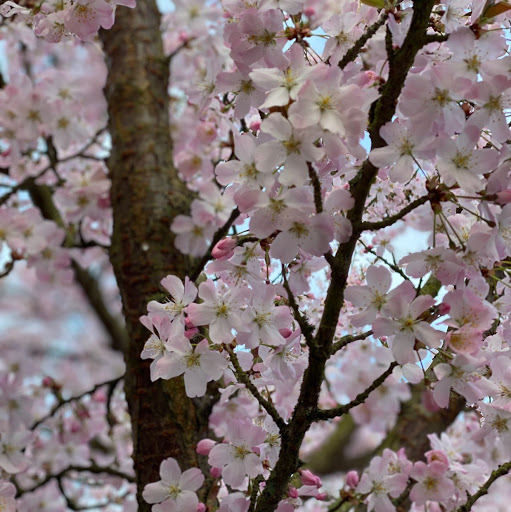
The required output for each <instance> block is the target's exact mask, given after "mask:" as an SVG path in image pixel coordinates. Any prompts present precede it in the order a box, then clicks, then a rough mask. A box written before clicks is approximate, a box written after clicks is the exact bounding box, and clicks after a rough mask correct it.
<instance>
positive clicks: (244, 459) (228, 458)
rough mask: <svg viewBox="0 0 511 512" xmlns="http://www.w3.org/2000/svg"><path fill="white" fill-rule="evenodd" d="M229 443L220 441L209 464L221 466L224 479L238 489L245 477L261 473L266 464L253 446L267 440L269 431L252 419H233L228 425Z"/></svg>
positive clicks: (212, 453)
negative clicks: (255, 423)
mask: <svg viewBox="0 0 511 512" xmlns="http://www.w3.org/2000/svg"><path fill="white" fill-rule="evenodd" d="M227 439H228V440H229V441H228V443H220V444H217V445H216V446H215V447H214V448H213V449H212V450H211V451H210V452H209V458H208V463H209V464H210V465H211V466H213V467H215V468H222V478H223V480H224V482H225V483H226V484H227V485H230V486H232V487H234V488H235V489H237V488H239V487H241V485H242V484H243V481H244V480H245V477H247V476H248V477H250V478H255V477H256V476H257V475H260V474H262V472H263V466H262V463H261V459H260V457H259V455H257V454H256V452H255V451H254V448H255V447H257V446H258V445H260V444H262V443H264V442H265V440H266V432H265V431H264V430H263V429H262V428H261V427H258V426H256V425H254V424H253V423H252V422H251V421H250V420H233V421H231V422H229V423H228V425H227Z"/></svg>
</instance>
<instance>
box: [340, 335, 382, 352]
mask: <svg viewBox="0 0 511 512" xmlns="http://www.w3.org/2000/svg"><path fill="white" fill-rule="evenodd" d="M372 334H373V331H366V332H363V333H361V334H347V335H346V336H343V337H342V338H341V339H340V340H339V341H338V342H337V343H334V344H333V345H332V354H335V353H336V352H338V351H339V350H341V348H344V347H345V346H346V345H349V344H350V343H353V342H354V341H359V340H365V339H366V338H368V337H369V336H372Z"/></svg>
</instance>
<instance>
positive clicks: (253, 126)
mask: <svg viewBox="0 0 511 512" xmlns="http://www.w3.org/2000/svg"><path fill="white" fill-rule="evenodd" d="M249 128H250V129H251V130H252V131H253V132H258V131H259V128H261V120H260V119H257V120H256V121H252V122H251V123H250V127H249Z"/></svg>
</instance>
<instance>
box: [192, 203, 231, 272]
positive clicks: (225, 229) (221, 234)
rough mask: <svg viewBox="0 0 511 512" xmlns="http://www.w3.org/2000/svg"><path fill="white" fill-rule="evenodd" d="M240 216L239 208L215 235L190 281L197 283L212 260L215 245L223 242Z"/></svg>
mask: <svg viewBox="0 0 511 512" xmlns="http://www.w3.org/2000/svg"><path fill="white" fill-rule="evenodd" d="M239 216H240V211H239V210H238V208H235V209H234V210H233V211H232V213H231V216H230V217H229V218H228V219H227V222H226V223H225V224H224V225H223V226H222V227H221V228H220V229H219V230H218V231H217V232H216V233H215V235H214V236H213V240H211V243H210V244H209V247H208V250H207V251H206V254H204V256H203V257H202V258H201V260H200V261H199V263H198V265H197V266H196V267H195V270H194V271H193V272H192V273H191V274H190V281H195V280H196V279H197V278H198V277H199V276H200V275H201V272H202V271H203V270H204V267H205V266H206V264H207V263H208V261H209V260H210V259H211V252H212V251H213V248H214V247H215V245H216V244H217V243H218V242H220V240H222V238H223V237H224V236H225V235H227V233H228V232H229V229H231V226H232V224H233V222H234V221H235V220H236V219H237V218H238V217H239Z"/></svg>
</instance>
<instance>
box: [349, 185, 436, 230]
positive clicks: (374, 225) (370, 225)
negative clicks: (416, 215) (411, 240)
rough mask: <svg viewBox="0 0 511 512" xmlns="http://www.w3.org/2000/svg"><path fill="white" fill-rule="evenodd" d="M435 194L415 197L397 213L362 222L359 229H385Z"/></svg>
mask: <svg viewBox="0 0 511 512" xmlns="http://www.w3.org/2000/svg"><path fill="white" fill-rule="evenodd" d="M434 196H435V194H434V193H433V192H430V193H429V194H426V195H425V196H422V197H419V198H417V199H415V200H414V201H412V202H411V203H409V204H407V205H406V206H405V207H404V208H403V209H402V210H401V211H399V212H398V213H396V214H395V215H391V216H390V217H387V218H385V219H383V220H380V221H378V222H361V223H360V224H359V225H358V226H357V229H358V230H359V231H376V230H378V229H383V228H386V227H388V226H392V224H395V223H396V222H397V221H398V220H401V219H402V218H403V217H405V216H406V215H408V214H409V213H410V212H411V211H413V210H415V208H418V207H419V206H421V205H423V204H425V203H427V202H428V201H429V200H430V199H432V198H433V197H434Z"/></svg>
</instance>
